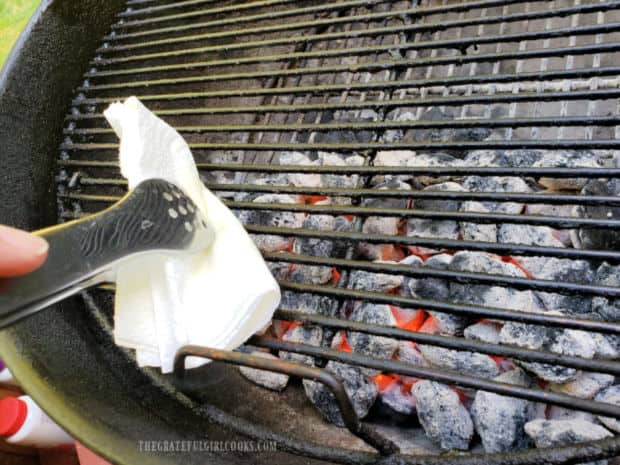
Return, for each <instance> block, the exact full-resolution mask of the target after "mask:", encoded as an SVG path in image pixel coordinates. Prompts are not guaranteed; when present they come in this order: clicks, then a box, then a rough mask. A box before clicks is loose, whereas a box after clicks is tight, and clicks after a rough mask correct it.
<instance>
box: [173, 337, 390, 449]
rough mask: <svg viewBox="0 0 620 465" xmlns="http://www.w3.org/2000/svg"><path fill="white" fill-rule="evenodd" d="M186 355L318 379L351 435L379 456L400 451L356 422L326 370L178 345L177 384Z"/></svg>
mask: <svg viewBox="0 0 620 465" xmlns="http://www.w3.org/2000/svg"><path fill="white" fill-rule="evenodd" d="M187 357H201V358H208V359H211V360H217V361H220V362H225V363H230V364H233V365H239V366H246V367H250V368H256V369H260V370H267V371H272V372H275V373H282V374H286V375H289V376H295V377H299V378H303V379H310V380H312V381H316V382H319V383H321V384H323V385H324V386H325V387H327V388H328V389H329V390H330V391H331V393H332V394H333V395H334V397H335V399H336V402H337V403H338V408H339V409H340V414H341V415H342V419H343V421H344V424H345V426H346V427H347V429H348V430H349V431H350V432H351V433H352V434H353V435H355V436H357V437H358V438H360V439H362V440H363V441H364V442H365V443H367V444H368V445H370V446H371V447H373V448H375V449H376V450H377V451H378V452H379V453H380V454H381V455H385V456H387V455H392V454H396V453H399V452H400V450H399V448H398V446H397V445H396V444H394V443H393V442H392V441H390V440H389V439H387V438H385V437H383V436H381V435H380V434H379V433H377V431H375V430H374V429H372V428H370V427H368V426H367V425H364V424H363V423H362V422H361V421H360V419H359V417H358V416H357V413H355V409H354V408H353V404H351V400H350V399H349V396H348V395H347V393H346V391H345V389H344V385H343V384H342V382H341V381H340V380H339V379H338V378H336V377H335V376H334V375H333V374H331V373H330V372H328V371H327V370H324V369H321V368H315V367H311V366H306V365H302V364H299V363H291V362H287V361H284V360H272V359H268V358H264V357H258V356H256V355H249V354H244V353H241V352H232V351H228V350H220V349H213V348H209V347H202V346H196V345H186V346H183V347H181V348H180V349H179V350H178V351H177V353H176V355H175V357H174V376H175V379H176V380H177V381H178V382H179V383H180V385H181V386H182V385H183V381H184V379H185V371H186V370H185V359H186V358H187Z"/></svg>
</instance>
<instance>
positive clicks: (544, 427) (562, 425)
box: [525, 419, 613, 465]
mask: <svg viewBox="0 0 620 465" xmlns="http://www.w3.org/2000/svg"><path fill="white" fill-rule="evenodd" d="M525 432H526V433H527V435H528V436H529V437H530V438H532V440H533V441H534V442H535V443H536V447H553V446H562V445H572V444H575V443H577V442H582V441H594V440H596V439H603V438H607V437H612V436H613V434H611V433H610V432H609V431H608V430H607V429H605V428H603V427H602V426H600V425H597V424H594V423H590V422H588V421H585V420H582V419H574V420H541V419H538V420H533V421H531V422H529V423H527V424H526V425H525ZM607 463H608V461H607V460H598V461H596V462H589V464H596V465H606V464H607Z"/></svg>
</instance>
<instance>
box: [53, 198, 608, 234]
mask: <svg viewBox="0 0 620 465" xmlns="http://www.w3.org/2000/svg"><path fill="white" fill-rule="evenodd" d="M59 197H61V198H67V199H73V200H82V201H86V202H88V201H91V202H101V203H114V202H117V201H118V200H120V198H121V197H120V196H115V195H97V194H95V195H92V194H59ZM224 204H225V205H226V206H227V207H228V208H231V209H233V210H265V211H272V212H274V211H286V212H304V213H312V214H327V215H354V216H389V217H401V218H422V219H429V220H438V221H445V220H454V221H466V222H468V223H478V224H495V223H509V224H531V225H536V226H550V227H555V228H557V229H569V228H582V227H584V228H601V229H616V228H620V220H608V219H594V218H572V217H561V216H542V215H509V214H505V213H481V212H444V211H432V210H416V209H407V208H385V207H354V206H341V205H308V204H294V203H260V202H236V201H229V200H225V201H224Z"/></svg>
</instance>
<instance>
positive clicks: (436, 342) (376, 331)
mask: <svg viewBox="0 0 620 465" xmlns="http://www.w3.org/2000/svg"><path fill="white" fill-rule="evenodd" d="M275 317H276V318H278V319H279V320H284V321H295V322H303V323H308V324H311V325H321V326H323V327H326V328H327V327H330V328H335V329H342V330H345V331H353V332H358V333H365V334H372V335H375V336H383V337H389V338H393V339H399V340H402V341H411V342H415V343H417V344H428V345H432V346H437V347H444V348H446V349H454V350H465V351H474V352H480V353H483V354H491V355H498V356H502V357H513V358H516V359H518V360H523V361H528V362H539V363H548V364H551V365H562V366H567V367H571V368H576V369H578V370H585V371H596V372H601V373H609V374H613V375H616V376H618V374H619V371H620V363H619V362H618V361H617V360H601V359H594V360H593V359H588V358H580V357H572V356H565V355H558V354H555V353H553V352H542V351H539V350H532V349H524V348H521V347H513V346H507V345H498V344H490V343H487V342H480V341H476V340H468V339H463V338H461V337H452V336H441V335H438V334H427V333H420V332H417V331H407V330H406V329H400V328H394V327H392V326H382V325H375V324H368V323H363V322H359V321H351V320H343V319H340V318H331V317H326V316H321V315H312V314H308V313H304V312H300V311H292V310H283V309H279V310H277V311H276V313H275Z"/></svg>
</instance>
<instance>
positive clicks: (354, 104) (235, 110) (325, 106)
mask: <svg viewBox="0 0 620 465" xmlns="http://www.w3.org/2000/svg"><path fill="white" fill-rule="evenodd" d="M618 96H620V90H619V89H610V90H607V89H601V90H596V91H589V93H588V91H574V92H542V93H525V92H524V93H520V94H495V95H478V96H476V95H473V96H463V97H459V96H453V97H452V98H449V97H430V98H423V99H401V100H383V101H381V100H378V101H377V100H360V101H347V102H345V103H342V104H338V103H336V102H327V103H324V102H320V103H306V104H291V105H285V104H282V105H278V104H275V105H273V104H272V105H264V106H236V107H191V108H175V109H166V110H155V114H157V115H158V116H183V115H215V114H239V113H268V112H281V113H293V112H302V111H321V110H324V111H328V110H360V109H384V108H388V109H394V108H400V107H426V106H435V105H437V106H461V105H485V104H492V103H513V102H535V101H543V102H552V101H561V100H610V99H614V98H618ZM102 118H103V114H102V113H91V114H88V113H79V114H73V113H71V114H70V115H67V117H66V119H75V120H79V119H102ZM511 142H512V141H507V143H511Z"/></svg>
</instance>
